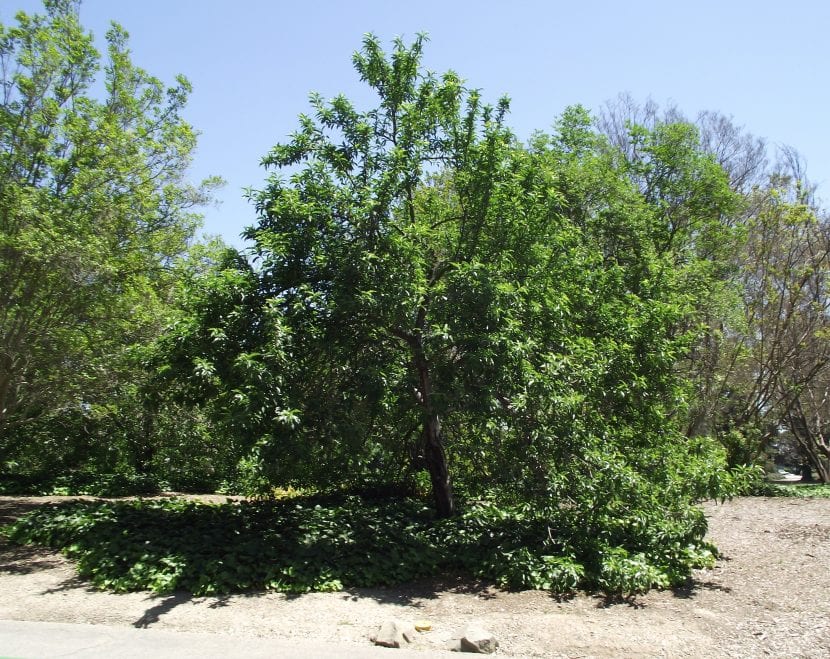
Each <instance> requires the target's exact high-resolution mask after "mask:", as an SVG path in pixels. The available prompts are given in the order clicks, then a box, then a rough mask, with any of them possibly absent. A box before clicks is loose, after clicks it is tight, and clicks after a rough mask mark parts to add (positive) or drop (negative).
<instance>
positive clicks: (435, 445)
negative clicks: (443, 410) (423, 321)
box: [413, 337, 455, 518]
mask: <svg viewBox="0 0 830 659" xmlns="http://www.w3.org/2000/svg"><path fill="white" fill-rule="evenodd" d="M414 344H415V345H413V348H414V361H415V368H416V369H417V371H418V383H419V385H420V386H419V389H420V392H419V393H420V400H419V402H420V404H421V408H422V410H423V415H424V433H423V442H424V459H425V460H426V463H427V470H428V471H429V477H430V481H431V483H432V497H433V500H434V501H435V513H436V514H437V515H438V517H439V518H445V517H452V516H453V515H454V514H455V498H454V497H453V493H452V481H451V480H450V472H449V468H448V466H447V455H446V453H445V452H444V438H443V434H442V432H441V419H440V417H439V416H438V413H437V412H436V411H435V408H434V407H433V401H432V382H431V379H430V374H429V364H428V363H427V360H426V355H425V354H424V350H423V346H422V344H421V342H420V337H418V338H417V339H416V340H415V341H414Z"/></svg>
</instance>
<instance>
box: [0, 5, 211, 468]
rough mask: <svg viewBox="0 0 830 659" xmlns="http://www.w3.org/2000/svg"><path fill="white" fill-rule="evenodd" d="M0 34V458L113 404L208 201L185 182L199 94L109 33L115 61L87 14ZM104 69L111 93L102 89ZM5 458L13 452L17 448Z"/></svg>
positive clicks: (57, 13)
mask: <svg viewBox="0 0 830 659" xmlns="http://www.w3.org/2000/svg"><path fill="white" fill-rule="evenodd" d="M45 10H46V11H45V14H43V15H27V14H25V13H23V12H21V13H19V14H17V16H16V20H17V24H16V25H13V26H6V25H0V75H2V87H0V94H2V98H0V101H2V105H1V106H0V180H2V182H3V183H2V186H0V447H2V448H3V449H4V450H6V451H9V450H12V451H13V450H14V448H15V447H18V448H19V446H20V444H21V443H23V442H24V437H25V436H26V433H27V431H26V426H27V425H28V424H31V423H32V422H33V421H36V420H38V419H43V418H44V417H47V416H49V415H52V416H60V415H61V414H63V413H67V414H77V413H78V412H79V411H81V410H86V409H89V408H90V407H91V406H94V405H95V404H106V403H107V402H111V400H112V398H113V396H114V395H117V392H118V390H119V387H121V386H122V385H123V384H124V379H123V378H121V377H120V374H121V372H122V371H123V370H124V369H127V368H129V363H128V361H127V360H126V359H125V358H126V356H127V353H128V351H129V347H130V346H131V345H134V344H137V343H140V342H142V341H145V340H147V339H148V338H149V337H151V336H153V335H154V334H155V333H156V332H158V330H159V329H160V325H161V323H162V321H163V318H164V317H165V314H166V313H167V312H166V311H165V310H164V304H165V302H166V296H167V291H168V290H169V287H170V284H171V281H172V275H171V270H172V269H171V264H172V260H173V259H174V258H175V257H176V256H178V255H180V254H182V253H183V251H184V250H185V249H186V248H187V245H188V241H189V240H190V239H191V237H192V236H193V232H194V229H195V227H196V225H197V217H196V216H194V215H192V214H190V212H189V210H188V209H190V208H191V207H192V206H194V205H195V204H199V203H203V202H204V201H205V200H206V198H207V196H206V195H207V193H208V190H209V187H210V185H212V184H213V183H215V181H212V182H207V184H206V185H205V186H202V187H199V188H195V187H192V186H191V185H189V184H188V183H187V180H186V178H185V172H186V169H187V166H188V164H189V162H190V157H191V154H192V151H193V149H194V146H195V143H196V135H195V133H194V131H193V130H192V129H191V127H190V126H189V125H188V124H187V122H185V121H184V120H183V119H182V117H181V111H182V109H183V107H184V105H185V102H186V100H187V96H188V93H189V91H190V85H189V83H188V82H187V81H186V80H185V79H184V78H178V79H177V81H176V84H175V86H173V87H169V88H168V87H165V86H164V85H163V84H162V83H161V82H160V81H159V80H158V79H156V78H153V77H152V76H150V75H149V74H147V73H146V72H145V71H143V70H142V69H140V68H138V67H136V66H135V65H134V64H133V63H132V62H131V60H130V53H129V49H128V43H127V33H126V32H125V31H124V30H123V29H122V28H120V27H119V26H117V25H113V26H112V28H111V29H110V31H109V32H108V33H107V44H108V52H107V57H106V59H105V62H104V63H103V65H102V64H101V61H102V58H101V56H100V55H99V53H98V52H97V51H96V50H95V48H94V46H93V41H92V35H91V34H89V33H87V32H85V31H84V29H83V27H82V26H81V25H80V23H79V20H78V3H77V2H73V1H71V0H46V2H45ZM99 74H103V83H104V85H103V94H102V97H101V98H100V99H99V98H98V97H97V96H96V92H95V90H94V83H95V81H96V77H97V76H98V75H99ZM6 455H7V456H8V455H9V453H8V452H7V453H6Z"/></svg>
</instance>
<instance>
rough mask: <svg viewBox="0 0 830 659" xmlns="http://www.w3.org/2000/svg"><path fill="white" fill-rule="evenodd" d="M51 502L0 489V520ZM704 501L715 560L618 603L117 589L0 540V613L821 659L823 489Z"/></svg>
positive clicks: (432, 593) (449, 593)
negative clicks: (422, 625)
mask: <svg viewBox="0 0 830 659" xmlns="http://www.w3.org/2000/svg"><path fill="white" fill-rule="evenodd" d="M59 499H60V498H59V497H0V524H2V523H5V522H8V521H10V520H11V519H12V518H14V517H16V516H17V515H19V514H21V513H23V512H25V511H26V510H31V509H32V508H34V507H36V506H39V505H42V504H43V503H44V502H47V501H55V500H59ZM705 508H706V512H707V515H708V517H709V528H710V538H711V540H712V541H714V542H715V543H716V544H717V545H718V547H719V548H720V550H721V552H722V554H723V557H722V559H721V560H720V561H719V562H718V565H717V566H716V567H715V568H714V569H713V570H701V571H698V572H696V573H695V575H694V578H693V580H692V581H691V582H690V583H689V584H688V585H687V586H685V587H682V588H678V589H675V590H670V591H663V592H652V593H649V594H648V595H645V596H642V597H638V598H636V599H632V600H628V601H621V602H611V601H608V600H606V599H604V598H602V597H598V596H594V595H587V594H581V595H578V596H576V597H573V598H570V599H567V600H558V599H556V598H553V597H551V596H550V595H549V594H548V593H546V592H539V591H528V592H520V593H510V592H504V591H501V590H498V589H495V588H493V587H492V586H490V585H488V584H483V583H470V582H457V583H456V582H453V583H446V582H431V583H419V584H413V585H407V586H403V587H400V588H383V589H353V590H346V591H343V592H339V593H313V594H309V595H301V596H289V595H283V594H276V593H250V594H242V595H233V596H226V597H193V596H191V595H188V594H186V593H177V594H173V595H169V596H156V595H152V594H150V593H129V594H123V595H117V594H112V593H106V592H100V591H96V590H93V589H92V588H90V587H89V585H88V584H87V583H85V582H84V581H82V580H80V579H78V578H77V576H76V574H75V572H74V570H73V566H72V563H71V561H69V560H67V559H65V558H64V557H63V556H61V555H60V554H58V553H55V552H52V551H48V550H45V549H40V548H33V547H17V546H11V545H8V544H2V541H0V619H8V620H30V621H50V622H69V623H92V624H106V625H116V626H120V625H123V626H132V627H138V628H150V627H152V628H154V629H166V630H172V631H176V630H178V631H191V632H215V633H222V634H231V635H238V636H240V637H252V636H257V637H279V638H286V639H301V638H302V639H315V640H319V641H327V642H336V643H339V644H340V645H341V647H342V648H343V654H344V656H348V655H349V654H350V649H351V650H352V651H356V650H357V649H358V648H359V647H361V646H362V647H365V646H366V645H367V644H369V643H370V641H369V637H370V636H371V635H372V634H373V633H374V632H375V631H376V630H377V629H378V627H379V626H380V624H381V623H382V622H383V621H384V620H387V619H389V618H399V619H402V620H407V621H415V620H420V619H427V620H429V621H430V622H431V623H432V626H433V629H432V631H430V632H427V633H424V634H422V635H421V636H420V638H419V639H418V642H417V643H416V646H417V647H419V648H421V649H423V650H424V651H425V656H426V655H427V654H428V653H429V652H430V651H436V650H438V649H442V648H443V647H445V645H446V644H447V642H448V641H449V640H450V639H451V638H452V637H453V636H454V635H456V632H457V631H458V630H459V629H461V628H463V627H464V626H465V625H466V624H468V623H470V622H478V623H480V624H481V625H483V626H484V627H486V628H487V629H489V630H490V631H492V632H493V633H494V634H495V636H496V637H497V638H498V639H499V640H500V642H501V649H500V651H499V654H500V655H502V656H506V657H678V656H685V657H742V658H743V657H768V656H772V657H811V658H816V659H818V658H819V657H821V658H822V659H824V658H826V657H830V499H784V498H772V499H768V498H741V499H736V500H733V501H730V502H727V503H726V504H723V505H718V504H714V503H710V504H706V506H705ZM390 652H393V651H390ZM390 656H394V654H391V655H390Z"/></svg>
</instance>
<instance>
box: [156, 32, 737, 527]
mask: <svg viewBox="0 0 830 659" xmlns="http://www.w3.org/2000/svg"><path fill="white" fill-rule="evenodd" d="M423 41H424V40H423V37H419V38H418V39H416V41H415V42H414V43H413V44H412V45H411V46H410V47H407V46H406V45H404V44H403V43H402V42H401V41H396V42H395V45H394V49H393V51H392V52H391V54H390V55H387V54H385V53H384V52H383V51H382V49H381V47H380V44H379V43H378V41H377V39H375V38H374V37H371V36H370V37H367V38H366V40H365V41H364V45H363V49H362V51H361V52H359V53H358V54H356V55H355V59H354V63H355V68H356V69H357V71H358V73H359V74H360V76H361V78H362V79H363V80H364V81H365V82H367V83H368V84H369V85H370V86H371V87H372V88H373V90H374V91H375V92H376V94H377V97H378V103H377V105H376V106H375V107H374V108H373V109H370V110H368V111H358V110H357V109H356V108H355V107H354V106H353V105H352V104H351V103H350V102H349V101H348V100H347V99H346V98H344V97H337V98H335V99H333V100H331V101H330V102H327V101H325V100H323V99H322V98H320V97H319V96H317V95H312V97H311V104H312V108H313V113H312V114H311V115H302V116H301V117H300V129H299V130H298V131H297V132H296V133H295V134H294V135H293V136H292V138H291V140H290V141H289V142H288V143H287V144H284V145H278V146H276V147H275V148H274V149H273V150H272V151H271V152H270V153H269V155H268V156H267V157H266V158H265V159H264V164H265V165H266V166H267V167H269V168H276V169H278V170H286V169H287V170H288V174H287V175H283V174H281V173H280V172H276V173H274V174H273V175H272V176H271V177H270V179H269V180H268V184H267V186H266V187H265V189H263V190H262V191H260V192H258V193H252V197H253V199H254V201H255V202H256V207H257V211H258V213H259V218H260V219H259V222H258V224H257V225H256V226H254V227H252V228H251V229H249V230H248V232H247V236H248V238H250V239H251V240H253V241H254V247H253V249H252V251H251V256H252V260H253V264H254V268H253V269H250V267H249V266H247V265H245V264H242V263H240V264H238V265H237V266H235V267H234V268H231V269H230V270H226V271H225V272H224V274H221V275H220V276H219V279H218V280H217V281H218V282H221V283H217V281H215V282H214V284H216V286H213V285H208V286H207V288H204V289H200V290H203V293H200V294H199V296H197V297H198V299H211V296H212V295H214V294H216V295H218V296H219V297H218V298H217V299H221V300H222V302H220V303H218V304H219V305H220V306H221V307H222V308H225V306H226V305H228V304H229V305H230V306H229V307H227V308H228V313H226V314H224V316H223V318H218V317H216V315H215V314H213V313H209V312H208V313H205V312H204V311H207V310H209V308H210V306H211V305H207V306H204V305H201V304H199V305H198V306H197V308H198V309H202V310H204V311H200V312H198V313H196V316H197V317H199V318H201V320H199V321H198V322H194V323H192V324H190V323H188V324H187V325H185V326H181V327H189V329H187V330H186V331H184V332H183V333H181V334H179V335H177V336H178V338H174V339H172V340H171V341H172V343H171V345H177V346H178V348H177V349H176V350H174V351H173V352H174V353H175V354H176V355H177V357H175V359H174V360H173V362H174V363H175V364H178V366H177V367H176V369H175V371H176V372H178V373H180V374H182V375H181V377H185V378H187V379H188V380H189V381H190V382H194V383H195V382H198V381H200V380H199V378H202V380H201V381H204V378H205V377H207V378H208V379H210V387H212V388H213V389H212V391H213V392H214V393H212V394H211V396H218V397H219V398H220V399H223V400H228V401H230V400H233V401H236V402H235V403H233V405H230V406H229V407H231V408H233V409H234V410H236V411H237V412H238V413H239V414H240V415H241V416H240V417H239V419H238V420H237V421H236V422H235V423H234V424H228V427H229V428H231V426H233V427H235V428H237V429H239V430H240V432H239V436H240V438H241V436H242V435H244V436H245V437H246V438H247V442H248V445H249V446H250V445H251V443H254V444H255V446H254V449H253V450H254V454H255V456H256V458H255V459H256V461H257V463H258V464H259V465H260V466H261V468H262V469H264V470H268V471H269V472H270V474H271V476H270V477H269V478H267V479H266V480H269V481H270V482H279V483H286V482H300V483H313V484H317V485H331V484H332V479H333V478H335V479H336V480H338V481H340V482H355V481H358V482H359V481H360V479H361V478H364V477H366V478H375V477H380V478H381V479H384V478H388V477H389V476H390V475H400V473H401V472H406V471H407V470H409V469H413V468H417V467H418V465H423V467H424V468H425V469H426V471H427V472H428V474H429V480H430V485H431V490H432V494H433V499H434V502H435V508H436V512H437V514H438V515H439V516H441V517H446V516H450V515H452V514H453V513H454V511H455V507H456V504H455V497H454V490H453V473H454V474H455V479H456V480H457V481H460V482H461V485H462V489H463V490H464V491H465V492H468V493H469V492H473V491H485V490H486V489H487V488H488V487H497V488H502V489H503V490H504V491H513V492H514V493H518V492H525V494H527V495H529V496H539V495H541V496H548V495H549V494H550V493H551V492H553V491H554V490H555V491H556V492H557V496H559V497H564V498H571V497H573V499H574V500H580V501H582V499H583V498H584V499H585V501H583V502H582V503H584V504H585V505H584V507H583V506H582V503H581V504H580V507H579V509H580V510H582V511H583V512H585V511H586V510H588V509H590V508H592V507H593V510H594V513H595V514H596V515H597V516H598V517H601V516H602V514H603V513H601V505H600V504H599V499H600V498H602V497H603V496H606V495H607V496H608V497H610V498H613V497H614V496H622V497H623V498H626V499H627V500H628V499H632V500H633V498H636V497H637V496H642V495H643V490H642V489H641V488H646V489H648V490H649V491H650V492H651V494H649V495H648V496H649V497H651V496H657V497H659V494H658V493H657V492H658V490H654V489H653V488H655V487H657V486H656V483H657V482H658V481H661V479H662V480H663V481H668V480H672V479H674V481H676V480H677V479H676V475H677V472H676V470H677V469H679V468H684V467H683V463H684V458H683V456H684V455H687V453H686V452H687V450H693V451H697V452H698V453H699V452H700V450H701V448H700V446H699V445H698V444H695V447H694V448H693V447H691V444H690V445H688V446H687V445H686V443H685V442H684V440H683V438H682V436H681V435H680V434H679V433H677V429H676V425H675V421H674V420H673V419H676V417H677V414H676V412H677V409H676V408H677V405H678V397H679V396H680V385H681V383H680V381H679V380H678V379H677V377H676V374H675V364H676V361H677V359H678V358H679V357H680V356H681V355H682V354H683V351H684V350H685V346H686V345H687V344H688V338H687V334H688V327H687V325H688V322H687V320H686V315H687V314H688V313H689V311H690V310H691V309H692V308H693V305H692V304H691V302H692V301H693V299H694V297H695V295H697V292H698V291H699V290H703V289H704V288H705V278H703V277H702V276H701V275H700V274H699V273H698V274H697V275H695V267H697V266H699V264H700V263H701V262H702V261H703V260H705V257H706V256H707V255H708V254H709V252H710V251H711V250H712V249H715V248H716V246H717V245H716V243H717V228H718V226H719V225H718V221H719V219H720V217H721V214H720V205H722V204H724V203H727V202H728V199H729V195H728V188H727V187H726V185H725V180H726V179H725V176H724V175H723V173H722V170H720V169H719V168H718V167H717V165H715V164H714V163H712V162H711V160H710V159H707V158H705V157H704V156H702V155H700V154H699V153H698V152H697V151H696V150H695V148H694V144H695V142H694V140H695V133H694V131H690V130H688V129H687V128H686V127H684V126H677V127H674V128H666V129H664V130H662V132H659V133H657V132H656V133H655V134H653V135H652V134H649V133H647V132H645V133H642V134H641V138H642V140H643V147H644V149H645V150H646V151H647V152H649V153H651V154H652V156H651V159H650V160H649V162H648V163H645V162H644V163H643V164H642V167H641V168H640V170H639V174H638V175H641V176H642V177H649V176H652V174H651V173H650V172H653V173H654V175H653V178H654V181H655V185H656V186H657V187H659V188H660V189H661V190H662V191H663V192H662V194H661V195H657V196H649V195H648V194H646V191H645V189H641V188H640V187H639V186H638V183H637V181H635V178H636V176H635V175H634V174H633V170H631V169H630V168H629V167H628V165H626V164H625V163H624V162H623V161H622V160H621V159H620V157H619V156H618V154H617V152H616V151H615V150H614V149H613V148H611V147H610V146H609V144H608V143H607V141H605V140H604V139H603V138H602V137H601V136H600V135H598V134H596V132H595V131H593V130H592V128H591V121H590V117H589V115H588V114H587V113H586V112H585V111H584V110H582V109H580V108H573V109H571V110H569V111H568V112H567V113H566V114H565V115H564V116H563V118H562V119H561V120H560V122H559V125H558V132H557V133H556V134H555V135H552V136H544V135H539V136H538V137H537V138H536V139H535V140H534V141H533V143H532V144H531V145H530V146H529V147H527V148H525V147H522V146H521V145H519V144H518V143H517V142H516V140H515V139H514V137H513V136H512V134H511V133H510V132H509V131H508V130H507V128H506V127H505V124H504V120H505V115H506V112H507V101H506V100H502V101H500V102H499V103H498V104H496V105H495V106H491V105H487V104H485V103H483V102H482V101H481V98H480V95H479V93H478V92H476V91H471V90H469V89H467V88H466V87H465V86H464V85H463V83H462V81H461V80H460V78H459V77H458V76H457V75H456V74H454V73H452V72H450V73H446V74H444V75H442V76H436V75H434V74H431V73H427V72H424V71H422V69H421V67H420V57H421V51H422V46H423ZM672 159H673V160H672ZM670 161H671V163H672V164H673V167H674V169H673V170H672V171H673V172H674V175H672V176H668V177H663V178H660V179H659V181H658V180H657V178H656V176H657V175H656V173H657V172H665V171H666V170H667V168H666V167H664V165H665V164H666V163H667V162H670ZM643 180H645V179H643ZM655 189H657V188H655ZM681 237H682V240H683V241H684V242H683V247H680V246H678V247H677V249H674V248H673V247H671V244H672V242H673V241H674V240H677V241H680V240H681ZM678 244H679V243H678ZM690 246H692V247H693V248H694V249H692V247H690ZM670 247H671V248H670ZM695 250H696V251H695ZM707 250H709V251H707ZM693 252H694V253H693ZM252 278H253V279H252ZM243 282H244V283H243ZM692 283H694V286H692ZM240 286H241V288H240ZM212 287H213V290H214V293H211V292H210V290H211V288H212ZM222 291H224V292H222ZM205 296H207V297H205ZM239 319H247V320H246V321H244V322H242V323H241V324H240V322H238V321H239ZM246 324H247V327H248V329H247V331H246V330H245V329H244V327H245V325H246ZM230 336H234V337H237V338H236V339H234V340H230V341H226V340H225V337H230ZM211 337H214V338H215V340H211ZM216 337H218V338H216ZM163 361H164V360H162V362H163ZM243 362H244V365H245V367H244V369H243V368H242V365H243ZM243 370H245V371H246V372H247V373H249V374H250V373H263V372H267V373H270V376H269V377H270V378H271V379H268V378H264V377H258V381H259V382H262V383H264V384H263V385H262V386H263V387H265V388H267V389H268V390H269V393H268V394H267V395H263V394H262V392H259V393H258V394H257V395H256V396H251V395H250V393H249V389H248V385H247V384H245V382H246V378H247V377H248V375H244V374H243ZM199 374H201V375H199ZM274 378H276V379H274ZM277 380H278V381H277ZM266 381H267V382H269V383H270V384H265V383H266ZM199 386H201V385H199ZM237 403H239V404H238V405H237ZM223 407H224V408H225V409H228V406H223ZM217 410H218V408H217ZM243 418H244V422H243V421H242V419H243ZM243 428H244V430H241V429H243ZM668 454H672V455H673V456H674V457H673V458H672V459H671V460H668V459H667V455H668ZM696 459H697V458H696ZM701 460H702V459H701ZM703 462H705V461H703ZM715 462H716V460H715ZM712 464H714V462H713V463H707V469H708V468H710V467H711V466H712ZM586 470H587V471H589V472H592V473H597V474H605V476H603V479H604V480H603V479H599V480H602V482H604V483H605V485H603V486H602V487H606V488H608V489H607V490H602V488H601V487H600V486H599V485H596V486H595V487H594V488H592V489H591V490H590V491H591V494H590V495H587V494H585V493H584V492H583V493H580V492H578V490H579V482H580V481H579V474H581V473H584V472H585V471H586ZM632 470H633V471H632ZM633 473H636V474H638V476H637V477H636V478H634V479H633V480H632V478H633V477H632V476H631V474H633ZM624 474H628V475H627V476H626V475H624ZM598 478H599V477H598ZM674 481H673V482H674ZM598 482H599V481H598ZM707 482H708V480H707ZM633 483H637V485H636V486H635V485H633ZM675 486H676V483H675ZM690 487H692V486H689V485H685V486H683V487H681V488H680V490H682V491H683V492H686V494H684V495H682V496H687V495H689V493H690V492H691V490H690V489H689V488H690ZM557 488H559V489H558V490H557ZM658 489H659V488H658ZM692 489H694V487H692ZM680 490H673V491H680ZM696 491H697V490H696ZM621 492H622V493H624V494H620V493H621ZM531 493H535V494H531ZM543 493H547V494H543ZM609 500H610V499H609ZM675 503H676V502H675ZM609 505H611V504H610V503H609ZM672 505H675V504H672ZM599 523H600V522H598V524H599Z"/></svg>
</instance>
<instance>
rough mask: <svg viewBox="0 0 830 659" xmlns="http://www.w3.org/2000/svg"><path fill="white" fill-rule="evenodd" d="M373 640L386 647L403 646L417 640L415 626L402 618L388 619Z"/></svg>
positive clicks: (376, 643)
mask: <svg viewBox="0 0 830 659" xmlns="http://www.w3.org/2000/svg"><path fill="white" fill-rule="evenodd" d="M371 640H372V642H373V643H374V644H375V645H381V646H383V647H385V648H402V647H405V646H406V645H408V644H409V643H412V641H414V640H415V627H413V626H412V625H411V624H409V623H407V622H402V621H401V620H394V619H393V620H387V621H386V622H384V623H383V624H382V625H381V627H380V629H379V630H378V633H377V634H375V635H374V636H373V637H372V639H371Z"/></svg>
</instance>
